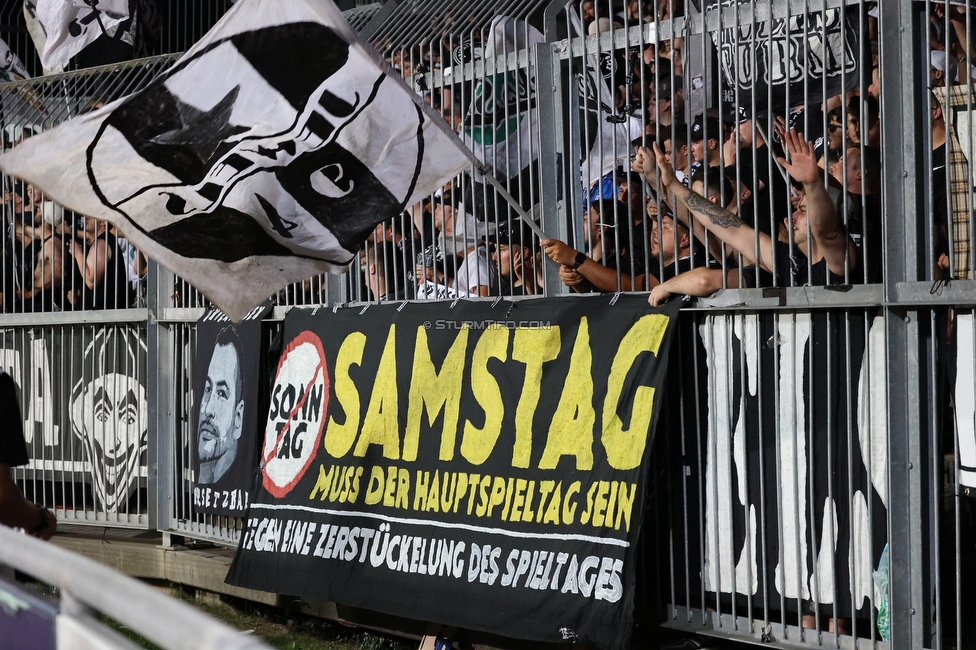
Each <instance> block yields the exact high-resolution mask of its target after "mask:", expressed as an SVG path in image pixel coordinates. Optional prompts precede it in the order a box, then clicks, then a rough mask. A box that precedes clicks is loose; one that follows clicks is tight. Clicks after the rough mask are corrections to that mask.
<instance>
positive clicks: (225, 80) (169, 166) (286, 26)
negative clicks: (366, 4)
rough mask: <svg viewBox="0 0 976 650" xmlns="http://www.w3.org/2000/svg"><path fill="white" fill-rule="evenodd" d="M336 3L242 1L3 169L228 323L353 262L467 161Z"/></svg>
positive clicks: (4, 160) (34, 141)
mask: <svg viewBox="0 0 976 650" xmlns="http://www.w3.org/2000/svg"><path fill="white" fill-rule="evenodd" d="M418 100H419V97H417V96H416V95H415V94H414V92H413V91H412V90H410V89H409V87H408V86H407V85H406V84H405V83H404V82H403V80H402V78H400V77H399V76H398V75H396V73H395V72H393V71H392V70H391V69H390V68H389V66H387V65H386V64H385V63H384V62H383V61H382V59H381V58H380V57H379V55H378V54H376V53H375V51H374V50H372V48H370V47H369V46H367V45H364V44H363V43H361V42H360V41H359V40H358V38H357V36H356V35H355V34H354V33H353V31H352V30H351V29H350V28H349V26H348V25H347V24H346V22H345V19H344V18H343V17H342V14H341V13H340V12H339V10H338V9H337V8H336V7H335V5H334V4H333V3H332V2H331V1H330V0H293V1H290V2H281V1H280V0H242V1H241V2H238V3H236V4H235V5H234V6H233V7H232V8H231V9H230V11H228V12H227V14H225V15H224V17H223V18H222V19H221V20H220V22H218V23H217V25H216V26H215V27H214V28H213V29H212V30H211V31H210V32H209V33H208V34H207V35H206V36H204V37H203V39H201V40H200V42H199V43H197V44H196V45H194V46H193V47H192V48H191V49H190V50H189V51H188V52H187V53H186V54H185V55H184V56H183V57H182V58H181V59H180V60H179V61H178V62H177V63H176V64H175V65H174V66H173V67H172V68H170V69H169V70H167V71H166V72H164V73H163V74H161V75H160V76H159V77H157V78H156V79H154V80H153V81H152V82H151V83H150V84H149V86H147V87H146V88H145V89H143V90H141V91H139V92H138V93H136V94H134V95H131V96H129V97H127V98H124V99H121V100H118V101H116V102H113V103H112V104H109V105H107V106H105V107H104V108H102V109H99V110H98V111H95V112H93V113H89V114H86V115H83V116H80V117H79V118H77V119H74V120H71V121H69V122H66V123H65V124H62V125H61V126H59V127H58V128H56V129H53V130H51V131H47V132H45V133H43V134H42V135H40V136H36V137H34V138H31V139H30V140H28V141H26V142H25V143H24V144H23V145H21V146H19V147H16V148H15V149H13V150H12V151H11V152H9V153H7V154H5V155H4V156H0V168H2V169H3V170H4V171H5V172H6V173H8V174H11V175H13V176H17V177H20V178H23V179H25V180H27V181H29V182H31V183H33V184H34V185H35V186H37V187H39V188H40V189H41V190H43V191H44V193H45V194H47V195H48V196H49V197H50V198H52V199H53V200H54V201H56V202H58V203H60V204H62V205H64V206H65V207H67V208H70V209H71V210H74V211H75V212H78V213H81V214H84V215H88V216H92V217H97V218H101V219H107V220H109V221H110V222H112V223H113V224H115V225H116V226H118V227H119V228H120V229H121V230H122V231H123V232H124V233H125V236H126V238H127V239H129V241H130V242H132V243H133V244H134V245H135V246H136V247H137V248H138V249H140V250H141V251H143V252H144V253H146V254H147V255H149V256H150V257H152V258H154V259H156V260H157V261H158V262H159V263H160V264H162V265H163V266H165V267H166V268H168V269H170V270H171V271H173V272H174V273H176V274H177V275H179V276H181V277H183V278H185V279H186V280H188V281H189V282H191V283H193V284H194V285H195V286H196V287H197V288H198V289H200V290H201V291H202V292H203V293H204V294H206V295H207V297H209V298H210V299H211V300H212V301H213V302H214V303H215V304H216V305H217V306H218V307H219V308H220V309H221V310H222V311H223V312H224V313H225V314H227V315H228V316H230V317H231V318H234V319H237V318H240V317H241V316H243V315H244V314H245V313H247V312H248V311H249V310H250V309H251V308H252V307H254V306H255V305H257V304H258V303H260V302H261V301H263V300H264V299H266V298H267V297H268V296H269V295H271V294H273V293H274V292H276V291H278V290H280V289H282V288H283V287H285V286H287V285H288V284H290V283H291V282H295V281H298V280H303V279H305V278H308V277H310V276H313V275H316V274H319V273H322V272H324V271H326V270H330V269H332V268H334V267H335V266H337V265H345V264H348V263H349V262H350V261H351V260H352V259H353V257H354V256H355V251H356V250H357V249H358V248H359V246H360V244H361V242H362V241H363V240H364V239H365V238H366V236H367V234H368V233H369V232H370V231H371V230H372V229H373V227H374V226H375V225H376V224H377V223H379V222H381V221H383V220H385V219H389V218H390V217H392V216H394V215H396V214H398V213H399V212H401V211H402V210H403V209H404V208H405V207H407V206H410V205H413V204H414V203H416V202H417V201H418V200H420V199H421V198H422V197H423V196H425V195H428V194H430V193H431V192H432V191H433V190H434V189H435V188H437V187H438V186H440V185H441V184H442V182H443V181H445V180H446V179H448V178H449V177H451V176H453V175H456V174H457V173H458V172H460V171H461V170H462V169H463V168H464V167H465V166H467V165H469V164H470V162H469V159H468V158H467V154H466V153H465V150H464V148H463V145H462V144H461V142H460V140H459V139H458V138H457V136H456V134H454V133H453V132H451V131H450V129H449V127H448V126H447V124H446V123H445V122H444V121H443V119H442V118H440V117H439V116H437V115H436V114H435V113H434V112H433V111H432V110H431V109H428V108H426V106H422V102H419V103H418Z"/></svg>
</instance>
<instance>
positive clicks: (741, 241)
mask: <svg viewBox="0 0 976 650" xmlns="http://www.w3.org/2000/svg"><path fill="white" fill-rule="evenodd" d="M654 155H655V157H656V159H657V164H658V167H659V168H660V169H661V180H662V181H665V180H666V181H667V187H668V190H670V191H671V193H672V194H673V195H674V197H675V198H676V199H678V201H680V202H681V203H682V204H684V205H685V206H687V207H688V210H689V211H690V212H691V213H692V214H693V215H694V216H695V219H696V220H698V222H699V223H701V224H702V225H703V226H705V229H706V230H708V231H709V232H710V233H712V234H713V235H715V236H716V237H718V238H719V239H721V240H722V241H723V242H725V243H726V244H728V245H729V246H731V247H732V248H734V249H735V250H736V251H738V252H739V253H741V254H742V257H743V258H745V263H746V264H755V263H758V264H759V265H760V266H762V267H763V268H764V269H766V270H767V271H770V272H772V270H773V252H772V251H773V242H772V240H771V239H770V238H769V235H767V234H766V233H762V232H760V233H758V236H759V246H758V249H757V247H756V235H757V232H756V230H755V229H754V228H752V226H749V225H748V224H746V223H744V222H743V221H742V219H740V218H739V217H737V216H736V215H734V214H732V213H731V212H729V211H728V210H726V209H725V208H723V207H721V206H719V205H718V204H716V203H712V202H711V201H709V200H708V199H706V198H705V197H703V196H702V195H700V194H698V193H696V192H692V191H691V190H690V189H688V188H687V187H685V186H684V185H682V184H681V183H680V182H679V181H678V179H677V178H676V177H675V175H674V171H673V170H672V169H671V166H670V165H669V164H668V161H667V160H665V158H664V154H663V153H661V150H660V148H658V146H657V144H656V143H655V145H654Z"/></svg>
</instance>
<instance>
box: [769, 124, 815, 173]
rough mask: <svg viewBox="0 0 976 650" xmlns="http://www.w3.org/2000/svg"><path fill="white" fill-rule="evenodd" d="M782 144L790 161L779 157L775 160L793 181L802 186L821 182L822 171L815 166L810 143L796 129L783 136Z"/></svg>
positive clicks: (813, 152)
mask: <svg viewBox="0 0 976 650" xmlns="http://www.w3.org/2000/svg"><path fill="white" fill-rule="evenodd" d="M783 144H784V145H785V146H786V153H787V155H788V156H789V157H790V160H789V161H787V160H786V158H781V157H779V156H777V158H776V160H778V161H779V164H781V165H782V166H783V169H785V170H786V172H787V173H788V174H789V175H790V176H792V177H793V180H795V181H796V182H797V183H802V184H804V185H808V184H811V183H816V182H817V181H821V180H822V178H823V176H822V175H821V171H822V170H821V169H820V167H819V166H818V165H817V153H816V151H815V150H814V148H813V143H812V142H808V141H807V140H805V139H804V138H803V134H802V133H797V132H796V129H790V130H789V131H787V132H786V133H785V134H784V137H783Z"/></svg>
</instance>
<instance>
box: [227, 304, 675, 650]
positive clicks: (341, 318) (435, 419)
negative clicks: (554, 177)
mask: <svg viewBox="0 0 976 650" xmlns="http://www.w3.org/2000/svg"><path fill="white" fill-rule="evenodd" d="M614 301H616V302H614ZM677 311H678V307H677V305H676V304H672V305H670V306H669V307H668V308H667V309H666V310H653V309H651V308H649V307H648V306H647V301H646V300H645V299H644V298H643V297H641V296H623V297H620V298H619V300H617V299H615V298H612V297H609V296H600V297H595V298H580V299H575V300H563V299H558V300H533V301H527V302H520V303H513V302H508V301H498V302H497V303H495V304H492V303H489V302H472V301H455V302H454V303H450V302H441V303H424V304H421V303H406V304H405V305H404V306H402V308H400V307H398V306H389V307H387V306H385V305H384V306H378V307H370V308H369V309H368V310H360V309H343V310H338V311H336V312H335V313H333V312H332V311H328V312H319V313H315V312H307V311H305V312H300V311H296V310H292V311H291V312H290V313H289V314H288V316H287V317H286V319H285V328H284V336H283V339H282V340H283V352H282V354H281V357H280V360H279V362H278V369H277V373H276V377H275V380H274V383H273V386H272V389H271V395H270V408H269V414H268V421H267V425H266V428H265V437H264V446H263V448H262V452H261V476H260V482H259V484H257V485H256V488H255V491H254V493H253V494H252V498H251V503H250V506H249V509H248V513H247V517H246V519H245V526H244V530H243V534H242V536H241V544H240V546H239V547H238V550H237V555H236V557H235V558H234V562H233V564H232V565H231V569H230V572H229V574H228V576H227V581H228V582H229V583H231V584H234V585H237V586H241V587H247V588H251V589H261V590H264V591H270V592H274V593H282V594H290V595H295V596H299V597H302V598H316V599H325V600H333V601H336V602H339V603H343V604H346V605H351V606H357V607H363V608H366V609H369V610H372V611H377V612H383V613H388V614H394V615H398V616H405V617H408V618H412V619H416V620H421V621H431V622H436V623H441V624H444V625H451V626H457V627H462V628H465V629H472V630H483V631H488V632H493V633H496V634H501V635H504V636H507V637H517V638H524V639H530V640H537V641H544V642H566V641H576V640H577V639H579V640H583V641H589V642H592V643H594V644H595V645H596V646H598V647H600V648H604V649H606V650H622V649H624V648H627V647H628V640H629V636H630V631H631V628H632V626H633V606H634V593H635V585H636V578H635V575H636V574H635V566H634V563H635V560H636V552H635V544H636V542H637V539H638V536H639V534H640V528H641V519H642V513H643V507H644V506H643V501H644V494H645V490H646V489H647V485H646V482H647V468H646V459H647V455H648V453H649V450H650V448H651V442H652V439H653V432H654V427H655V419H656V415H657V413H658V411H659V410H660V407H661V395H662V388H663V381H664V377H665V371H666V366H667V357H668V350H669V346H670V339H671V332H672V330H673V327H672V324H673V322H674V319H675V316H676V315H677ZM473 603H477V606H472V604H473Z"/></svg>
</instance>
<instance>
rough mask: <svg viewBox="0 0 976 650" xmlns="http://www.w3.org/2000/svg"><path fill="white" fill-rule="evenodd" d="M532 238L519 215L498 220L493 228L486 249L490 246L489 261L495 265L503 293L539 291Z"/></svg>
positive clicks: (516, 293) (533, 292) (506, 294)
mask: <svg viewBox="0 0 976 650" xmlns="http://www.w3.org/2000/svg"><path fill="white" fill-rule="evenodd" d="M532 241H533V237H532V231H531V230H530V229H529V227H528V226H526V225H524V224H523V223H522V221H521V219H517V218H513V219H512V220H511V221H503V222H502V223H501V224H499V226H498V230H497V231H496V232H495V243H493V244H489V250H492V254H491V259H492V261H494V262H495V264H496V265H498V277H499V285H500V287H501V294H502V295H503V296H531V295H534V294H536V293H539V289H538V282H537V278H536V268H535V257H534V256H533V254H532Z"/></svg>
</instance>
